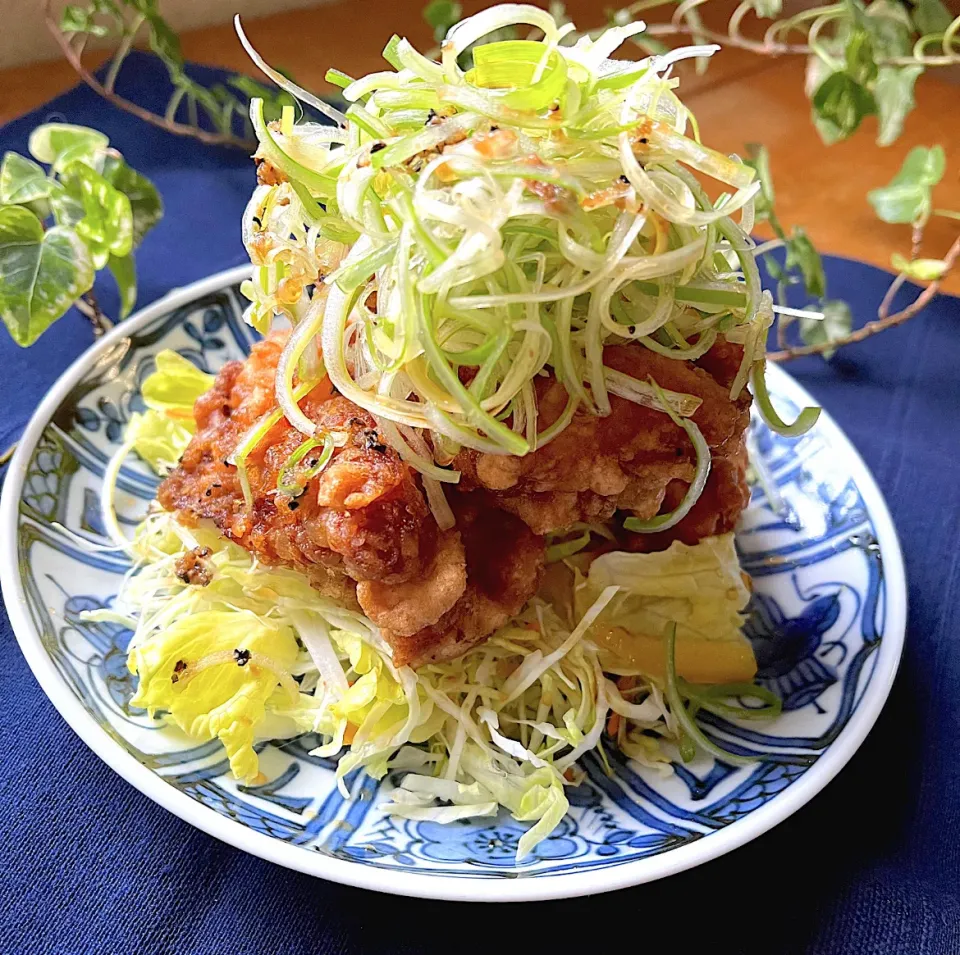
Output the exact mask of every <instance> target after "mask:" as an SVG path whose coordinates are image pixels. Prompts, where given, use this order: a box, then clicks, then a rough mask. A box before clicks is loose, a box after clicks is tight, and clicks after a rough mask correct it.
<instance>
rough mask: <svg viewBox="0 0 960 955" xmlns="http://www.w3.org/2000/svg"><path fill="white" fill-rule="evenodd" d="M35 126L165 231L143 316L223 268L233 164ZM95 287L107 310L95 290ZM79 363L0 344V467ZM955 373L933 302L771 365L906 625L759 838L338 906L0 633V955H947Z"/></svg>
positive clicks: (951, 885) (850, 293)
mask: <svg viewBox="0 0 960 955" xmlns="http://www.w3.org/2000/svg"><path fill="white" fill-rule="evenodd" d="M195 73H196V75H197V76H198V77H199V78H202V79H205V80H210V79H220V78H222V75H223V74H222V73H220V72H219V71H216V70H210V69H205V68H200V67H197V68H195ZM124 76H125V77H126V78H127V79H126V80H125V82H127V83H128V93H129V95H130V96H131V97H132V98H134V99H136V100H138V101H139V102H143V103H145V104H146V105H148V106H151V107H152V108H154V109H157V110H159V111H160V112H162V111H163V108H164V105H165V100H166V93H167V91H168V85H167V79H166V73H165V71H164V70H163V68H162V66H160V64H159V63H158V62H157V61H156V60H154V59H153V58H151V57H149V56H145V55H143V54H133V57H132V59H131V61H130V63H129V64H128V65H127V66H126V67H125V71H124ZM50 119H58V120H61V121H66V122H71V123H79V124H82V125H89V126H96V127H97V128H99V129H101V130H103V131H104V132H105V133H106V134H107V135H109V137H110V139H111V141H112V143H113V144H114V145H115V146H116V147H117V148H118V149H120V151H121V152H122V153H123V154H124V156H125V157H126V158H127V160H128V162H129V163H130V165H132V166H133V167H134V168H135V169H138V170H140V171H141V172H143V173H144V174H145V175H147V176H149V177H150V178H151V179H152V180H153V181H154V182H155V183H156V185H157V187H158V188H159V190H160V192H161V194H162V196H163V199H164V202H165V205H166V215H165V217H164V219H163V221H162V222H161V223H160V225H159V226H157V228H156V229H154V231H153V232H152V233H151V234H150V235H149V236H148V237H147V239H146V241H145V242H144V244H143V246H142V248H141V249H140V251H139V253H138V255H137V264H138V271H139V276H140V299H139V305H140V306H143V305H145V304H149V303H150V302H151V301H153V300H155V299H156V298H158V297H159V296H161V295H163V294H164V293H166V292H168V291H169V290H170V289H172V288H175V287H177V286H182V285H185V284H187V283H189V282H192V281H195V280H197V279H200V278H204V277H205V276H208V275H212V274H213V273H215V272H218V271H220V270H222V269H225V268H228V267H231V266H234V265H238V264H240V263H243V262H245V261H246V256H245V253H244V251H243V247H242V245H241V242H240V226H239V223H240V215H241V212H242V210H243V207H244V205H245V204H246V201H247V199H248V197H249V195H250V192H251V190H252V188H253V186H254V184H255V176H254V171H253V164H252V163H251V162H250V160H249V158H248V157H245V156H244V155H243V154H242V153H240V152H239V151H236V150H228V149H225V148H218V147H209V146H204V145H202V144H200V143H197V142H195V141H193V140H189V139H182V138H179V137H175V136H172V135H171V134H169V133H167V132H165V131H163V130H160V129H156V128H154V127H152V126H149V125H147V124H144V123H142V122H141V121H139V120H137V119H135V118H133V117H132V116H129V115H127V114H125V113H122V112H120V111H118V110H116V109H115V108H113V107H111V106H109V105H107V104H106V103H104V102H103V101H102V100H101V99H99V98H98V97H97V96H96V95H95V94H93V93H92V92H91V91H90V90H88V89H87V88H85V87H78V88H76V89H73V90H71V91H69V92H68V93H65V94H64V95H62V96H60V97H58V98H57V99H56V100H54V101H53V102H52V103H49V104H48V105H47V106H44V107H42V108H40V109H39V110H36V111H34V112H33V113H31V114H30V115H28V116H25V117H23V118H22V119H18V120H16V121H14V122H12V123H10V124H8V125H7V126H6V127H4V128H2V129H0V150H4V151H5V150H8V149H13V150H16V151H18V152H26V142H27V137H28V135H29V132H30V130H31V129H32V128H33V127H34V126H36V125H37V124H38V123H41V122H45V121H47V120H50ZM865 148H872V147H870V146H866V147H865ZM828 201H829V197H824V204H825V205H826V203H827V202H828ZM906 239H907V236H906V234H905V235H904V241H906ZM826 270H827V276H828V279H829V284H830V294H831V296H833V297H837V298H844V299H846V300H847V301H849V302H850V303H851V305H852V306H853V309H854V314H855V316H856V320H857V322H858V323H862V322H864V321H866V320H869V319H870V318H872V317H873V316H874V315H875V313H876V309H877V305H878V304H879V302H880V299H881V298H882V296H883V293H884V291H885V290H886V288H887V286H888V284H889V281H890V276H889V275H887V274H886V273H884V272H882V271H881V270H879V269H876V268H873V267H871V266H868V265H864V264H861V263H857V262H851V261H848V260H844V259H840V258H828V259H827V261H826ZM97 291H98V295H99V296H100V298H101V301H102V303H103V305H104V309H105V311H106V312H107V314H111V313H115V311H116V299H115V296H114V294H113V292H112V289H111V287H110V284H109V281H107V282H104V283H103V290H102V291H101V290H100V288H99V287H98V290H97ZM908 294H915V292H913V291H911V290H905V291H904V292H903V293H902V295H901V299H900V301H905V300H906V296H907V295H908ZM90 342H91V331H90V326H89V324H88V323H87V322H86V320H85V319H84V318H82V317H81V316H80V315H79V314H77V313H76V312H75V311H74V312H72V313H71V314H70V315H69V316H67V317H66V318H64V319H63V320H62V321H61V322H60V323H58V324H57V325H56V326H55V327H54V328H53V329H52V330H51V331H49V332H48V333H47V334H46V335H44V337H43V338H41V339H40V341H39V342H38V343H37V345H35V346H34V347H33V348H31V349H29V350H28V351H24V350H21V349H19V348H18V347H17V346H16V345H14V344H13V343H12V342H11V341H10V340H9V338H7V336H6V335H5V334H2V333H0V367H2V368H3V374H4V386H3V392H2V395H3V402H2V404H0V447H6V446H7V445H8V444H9V443H10V442H11V441H14V440H16V438H17V437H18V436H19V434H20V433H21V431H22V429H23V427H24V425H25V424H26V422H27V420H28V419H29V417H30V415H31V413H32V412H33V410H34V408H35V407H36V406H37V404H38V402H39V401H40V399H41V398H42V396H43V395H44V394H45V393H46V391H47V390H48V389H49V388H50V386H51V385H52V384H53V383H54V381H55V380H56V379H57V377H58V376H59V375H60V373H61V372H62V371H63V370H64V369H65V368H66V367H67V366H68V365H69V364H70V363H71V362H72V361H73V360H74V359H75V358H76V357H77V356H78V355H79V354H80V353H81V352H82V351H83V350H84V349H85V348H86V347H87V346H88V345H89V344H90ZM958 364H960V299H956V298H951V297H941V298H939V299H937V300H935V301H934V303H933V304H932V305H931V306H930V307H929V308H928V309H927V311H926V313H925V314H924V315H923V316H922V317H919V318H917V319H915V320H913V321H912V322H910V323H909V324H907V325H906V326H903V327H901V328H898V329H893V330H890V331H887V332H885V333H883V334H881V335H879V336H877V337H875V338H872V339H870V340H868V341H866V342H864V343H862V344H860V345H856V346H853V347H851V348H849V349H847V350H846V351H844V352H842V353H841V354H840V355H839V356H837V358H835V359H834V360H833V361H832V362H830V363H826V362H823V361H822V360H820V359H803V360H801V361H797V362H793V363H791V364H789V365H788V366H787V367H788V369H789V370H790V372H791V373H792V374H794V375H795V376H796V377H797V378H798V379H799V380H800V381H801V382H802V383H803V384H804V385H805V386H806V387H807V388H809V389H810V391H812V392H813V394H814V395H815V396H816V398H817V399H818V400H819V401H821V402H822V404H823V405H824V407H825V408H826V409H827V410H828V411H829V412H830V414H832V415H833V416H834V418H836V420H837V421H838V423H839V424H840V426H841V427H842V428H843V429H844V430H845V431H846V433H847V434H848V435H849V436H850V438H851V440H852V441H853V442H854V444H855V445H856V446H857V448H858V449H859V450H860V453H861V454H862V455H863V457H864V459H865V460H866V462H867V464H868V466H869V467H870V469H871V470H872V471H873V473H874V475H875V476H876V478H877V481H878V483H879V485H880V488H881V490H882V491H883V493H884V495H885V496H886V498H887V501H888V502H889V504H890V509H891V511H892V513H893V518H894V521H895V523H896V525H897V528H898V530H899V533H900V537H901V541H902V544H903V549H904V554H905V557H906V564H907V573H908V577H909V585H910V587H909V593H910V616H909V625H908V633H907V643H906V649H905V652H904V658H903V663H902V666H901V670H900V675H899V677H898V679H897V682H896V684H895V686H894V689H893V693H892V696H891V698H890V701H889V702H888V704H887V706H886V708H885V710H884V712H883V714H882V715H881V717H880V720H879V722H878V723H877V726H876V728H875V729H874V730H873V732H872V733H871V734H870V736H869V737H868V739H867V741H866V742H865V743H864V745H863V747H862V749H861V750H860V752H859V753H858V754H857V755H856V756H855V757H854V759H853V760H852V761H851V763H850V764H849V765H848V767H847V768H846V769H845V770H844V771H843V772H842V773H841V774H840V776H839V777H838V778H837V779H836V780H835V781H834V782H832V783H831V784H830V785H829V786H828V787H827V789H826V790H825V791H824V792H823V793H822V794H820V795H819V796H817V797H816V799H815V800H814V801H813V802H812V803H810V804H809V805H808V806H806V807H805V808H803V809H801V810H800V811H799V812H798V813H797V814H796V815H794V816H793V817H791V818H790V819H789V820H788V821H787V822H784V823H783V824H781V825H780V826H779V827H777V828H776V829H774V830H773V831H772V832H770V833H768V834H767V835H765V836H763V837H761V838H760V839H759V840H756V841H755V842H753V843H751V844H750V845H748V846H746V847H744V848H742V849H739V850H737V851H736V852H734V853H733V854H731V855H728V856H726V857H724V858H722V859H719V860H717V861H714V862H712V863H709V864H708V865H705V866H702V867H700V868H698V869H696V870H693V871H690V872H687V873H684V874H682V875H679V876H675V877H673V878H670V879H667V880H665V881H662V882H659V883H654V884H651V885H645V886H639V887H637V888H635V889H628V890H624V891H622V892H618V893H614V894H611V895H606V896H599V897H596V898H592V899H580V900H573V901H567V902H552V903H540V904H530V903H528V904H523V905H516V906H510V905H501V906H498V907H497V908H495V909H488V908H483V907H479V906H467V905H456V904H453V903H441V902H423V901H416V900H407V899H397V898H391V897H388V896H383V895H378V894H374V893H366V892H362V891H360V890H356V889H348V888H344V887H341V886H338V885H334V884H331V883H327V882H323V881H320V880H317V879H314V878H311V877H309V876H305V875H301V874H299V873H296V872H290V871H287V870H285V869H281V868H279V867H277V866H274V865H272V864H270V863H267V862H263V861H261V860H260V859H256V858H253V857H251V856H248V855H245V854H244V853H242V852H240V851H239V850H236V849H233V848H231V847H229V846H226V845H222V844H221V843H219V842H217V841H215V840H214V839H212V838H210V837H208V836H206V835H205V834H203V833H201V832H199V831H197V830H195V829H193V828H191V827H190V826H189V825H188V824H187V823H185V822H182V821H180V820H179V819H177V818H176V817H174V816H173V815H171V814H169V813H168V812H166V811H165V810H163V809H161V808H160V807H159V806H156V805H154V804H153V803H152V802H151V801H150V800H148V799H147V798H146V797H145V796H143V795H141V794H140V793H139V792H137V791H136V790H134V789H133V788H132V787H131V786H129V785H128V784H127V783H125V782H124V781H123V780H122V779H121V778H120V777H119V776H117V775H116V774H114V773H113V771H112V770H110V769H108V768H107V767H106V765H105V764H103V763H102V762H101V761H100V760H99V759H98V758H97V757H96V756H95V755H94V754H93V753H92V752H91V751H90V750H88V749H87V748H86V746H85V745H84V744H83V743H81V742H80V740H79V739H78V738H77V737H76V736H75V735H74V733H73V731H72V730H70V728H69V727H68V726H67V725H66V724H65V723H64V721H63V720H62V719H61V717H60V716H59V715H58V714H57V713H56V711H55V710H54V708H53V706H52V705H51V704H50V703H49V702H48V700H47V699H46V698H45V696H44V695H43V693H42V691H41V690H40V688H39V686H38V685H37V683H36V681H35V680H34V678H33V676H32V675H31V673H30V672H29V669H28V667H27V664H26V662H25V661H24V659H23V657H22V656H21V654H20V652H19V649H18V648H17V645H16V641H15V639H14V636H13V633H12V632H11V629H10V625H9V622H8V621H7V619H6V614H5V613H4V614H2V617H0V645H2V649H3V656H2V659H3V665H2V666H0V769H2V772H0V859H2V876H0V885H2V890H0V955H21V953H22V955H27V953H30V955H294V953H296V955H301V953H302V955H308V953H309V955H335V953H336V955H341V953H361V952H362V953H377V955H379V953H391V955H394V953H395V955H401V953H412V952H438V953H439V952H444V953H450V952H456V953H457V955H461V953H469V952H474V951H476V952H483V953H485V955H489V953H490V952H492V951H494V952H495V951H497V950H498V949H502V950H504V951H510V952H518V953H531V955H532V953H537V955H545V953H547V952H569V951H572V944H571V939H572V938H574V937H576V934H577V933H579V932H590V933H592V934H593V935H594V936H595V943H594V945H593V946H591V947H592V948H596V949H597V950H604V951H612V950H613V949H615V948H616V949H618V950H620V951H624V952H631V953H632V952H643V951H644V950H662V949H663V948H664V946H668V949H667V950H668V951H670V952H673V953H676V955H686V953H688V952H709V951H717V952H737V953H752V952H764V953H768V955H776V953H809V955H814V953H815V955H821V953H822V955H827V953H829V955H958V953H960V826H958V822H960V611H958V605H960V557H958V554H960V373H958ZM665 938H666V939H669V940H670V941H669V942H665V941H663V939H665ZM627 946H629V947H627Z"/></svg>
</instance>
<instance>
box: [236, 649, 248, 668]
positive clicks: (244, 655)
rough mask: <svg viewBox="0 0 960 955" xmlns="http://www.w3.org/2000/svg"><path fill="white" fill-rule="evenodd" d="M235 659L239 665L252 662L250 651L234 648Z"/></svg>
mask: <svg viewBox="0 0 960 955" xmlns="http://www.w3.org/2000/svg"><path fill="white" fill-rule="evenodd" d="M233 659H234V660H236V661H237V666H238V667H245V666H246V665H247V664H248V663H249V662H250V651H249V650H234V651H233Z"/></svg>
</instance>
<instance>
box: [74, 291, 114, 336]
mask: <svg viewBox="0 0 960 955" xmlns="http://www.w3.org/2000/svg"><path fill="white" fill-rule="evenodd" d="M73 304H74V305H76V306H77V311H78V312H80V314H81V315H85V316H86V317H87V318H88V319H89V320H90V324H91V325H92V326H93V337H94V338H99V337H100V336H101V335H102V334H103V333H104V332H108V331H110V329H111V328H113V322H111V321H110V319H109V318H107V316H106V315H104V314H103V311H102V310H101V308H100V303H99V302H98V301H97V298H96V296H95V295H94V294H93V292H86V293H85V294H84V295H81V296H80V298H78V299H77V300H76V302H74V303H73Z"/></svg>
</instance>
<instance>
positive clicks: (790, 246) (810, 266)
mask: <svg viewBox="0 0 960 955" xmlns="http://www.w3.org/2000/svg"><path fill="white" fill-rule="evenodd" d="M784 266H785V268H786V269H787V270H790V269H799V270H800V274H801V275H802V276H803V285H804V288H805V289H806V290H807V295H809V296H810V297H811V298H823V296H824V295H826V293H827V277H826V275H825V274H824V271H823V260H822V259H821V258H820V253H819V252H818V251H817V250H816V249H815V248H814V245H813V243H812V242H811V241H810V239H809V238H808V237H807V233H806V232H804V230H803V229H801V228H800V227H799V226H798V227H796V228H795V229H794V230H793V235H791V236H790V239H789V240H788V241H787V257H786V260H785V261H784Z"/></svg>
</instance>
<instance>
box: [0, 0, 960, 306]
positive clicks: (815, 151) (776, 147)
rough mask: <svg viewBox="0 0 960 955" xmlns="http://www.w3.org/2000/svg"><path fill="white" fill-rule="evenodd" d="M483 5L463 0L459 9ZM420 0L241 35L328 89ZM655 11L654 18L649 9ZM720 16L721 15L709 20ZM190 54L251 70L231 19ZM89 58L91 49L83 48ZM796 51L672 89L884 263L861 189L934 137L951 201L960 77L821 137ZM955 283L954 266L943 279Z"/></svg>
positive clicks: (884, 245)
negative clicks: (884, 143)
mask: <svg viewBox="0 0 960 955" xmlns="http://www.w3.org/2000/svg"><path fill="white" fill-rule="evenodd" d="M722 2H723V0H717V2H716V3H711V4H708V5H707V7H705V8H704V9H706V10H708V11H709V12H708V17H711V18H712V17H713V16H717V17H719V19H720V20H721V21H722V15H723V12H724V11H723V9H722V8H721V7H720V6H719V4H720V3H722ZM486 5H487V4H484V3H478V2H475V0H467V2H465V3H464V7H465V10H466V12H468V13H472V12H475V11H476V10H477V9H480V8H481V7H483V6H486ZM421 7H422V0H399V2H398V0H341V2H337V3H332V4H328V5H324V6H321V7H317V8H315V9H312V10H298V11H292V12H289V13H282V14H276V15H273V16H270V17H266V18H263V19H259V20H250V21H248V22H247V23H246V28H247V32H248V34H249V36H250V37H251V39H252V41H253V42H254V44H255V45H256V47H257V48H258V49H259V50H260V52H261V53H262V54H263V55H264V57H266V59H267V60H268V61H269V62H271V63H273V64H275V65H277V66H280V67H282V68H284V69H287V70H289V71H291V72H292V73H293V75H295V76H296V77H297V80H298V81H299V82H300V83H301V84H302V85H304V86H306V87H308V88H311V89H314V90H317V91H319V92H322V91H324V90H325V89H328V87H327V86H326V84H325V83H324V80H323V76H324V73H325V72H326V69H327V67H328V66H333V65H335V66H338V67H340V68H341V69H343V70H345V71H346V72H348V73H350V74H352V75H361V74H363V73H367V72H370V71H372V70H377V69H383V68H384V66H383V61H382V59H381V58H380V51H381V50H382V48H383V45H384V43H385V42H386V40H387V39H388V38H389V36H390V34H391V33H399V34H401V35H405V36H407V37H409V39H410V40H411V41H412V42H413V43H414V44H416V45H417V46H418V47H419V48H420V49H427V48H429V47H430V46H431V38H430V36H429V29H428V28H427V26H426V25H425V24H424V23H423V21H422V19H421V17H420V10H421ZM601 7H602V5H601V4H598V3H596V2H595V0H568V2H567V10H568V11H569V12H570V15H571V16H572V17H573V18H574V20H575V21H576V22H577V23H578V25H580V26H593V25H596V24H597V23H598V22H599V17H600V15H601V14H600V9H601ZM652 19H654V18H652ZM718 25H719V24H718ZM182 41H183V48H184V52H185V54H186V56H187V57H188V58H190V59H192V60H196V61H198V62H202V63H209V64H212V65H216V66H223V67H227V68H229V69H234V70H237V71H243V72H248V73H251V74H253V73H255V70H254V69H253V68H252V65H251V64H250V62H249V60H248V59H247V58H246V55H245V54H244V52H243V50H242V49H241V47H240V44H239V42H238V41H237V39H236V36H235V35H234V32H233V28H232V27H231V26H229V25H224V26H218V27H209V28H206V29H202V30H195V31H192V32H189V33H186V34H184V35H183V37H182ZM91 60H92V62H94V63H96V56H93V57H91ZM803 73H804V62H803V60H802V59H800V58H795V57H794V58H782V59H767V58H763V57H757V56H754V55H753V54H751V53H748V52H745V51H743V50H738V49H733V48H730V49H727V50H724V51H722V52H721V53H719V54H718V55H717V56H715V57H714V60H713V62H712V63H711V65H710V68H709V70H708V71H707V73H706V75H705V76H702V77H698V76H695V75H694V73H693V70H692V69H686V70H684V71H683V72H681V74H680V75H681V76H682V78H683V82H682V85H681V88H680V93H681V95H682V97H683V99H684V101H685V102H686V103H687V104H688V105H689V106H690V107H691V108H692V109H693V110H694V111H695V112H696V115H697V118H698V120H699V123H700V129H701V132H702V135H703V138H704V141H705V142H707V143H709V144H710V145H712V146H714V147H716V148H718V149H722V150H726V151H730V152H743V150H744V146H745V144H746V143H749V142H762V143H764V144H766V146H767V147H768V148H769V150H770V155H771V160H772V164H773V172H774V180H775V183H776V187H777V208H778V212H779V215H780V218H781V220H782V221H783V223H784V225H786V226H791V225H794V224H797V225H803V226H804V227H805V228H806V229H807V231H808V232H809V234H810V236H811V237H812V239H813V241H814V242H815V243H816V245H817V247H818V248H819V249H820V250H821V251H823V252H834V253H837V254H841V255H846V256H851V257H853V258H858V259H863V260H865V261H867V262H872V263H874V264H876V265H880V266H883V267H889V263H890V255H891V253H893V252H895V251H899V252H901V253H904V254H906V253H907V252H908V249H909V243H910V236H909V230H908V228H907V227H906V226H891V225H886V224H885V223H882V222H879V221H878V220H877V219H876V217H875V216H874V214H873V210H872V208H871V207H870V206H869V204H868V203H867V200H866V193H867V191H868V190H870V189H872V188H874V187H876V186H880V185H883V184H885V183H886V182H888V181H889V180H890V178H891V177H892V176H893V174H894V173H895V172H896V170H897V169H898V168H899V166H900V163H901V162H902V161H903V158H904V156H905V155H906V154H907V152H908V151H909V149H911V148H912V147H913V146H917V145H927V146H929V145H933V144H934V143H938V142H939V143H941V144H942V145H943V146H944V148H945V149H946V152H947V168H948V173H947V177H946V179H945V180H944V182H943V183H942V184H941V185H940V187H939V188H938V191H937V194H936V204H937V205H938V206H940V207H946V208H952V209H960V181H958V177H957V170H958V168H960V124H958V123H957V122H955V121H954V120H953V119H951V117H955V115H956V107H957V105H960V87H958V86H955V85H953V84H950V83H946V82H943V81H941V80H937V79H934V78H931V77H928V76H924V77H921V79H920V82H919V83H918V88H917V92H916V99H917V102H918V104H919V106H918V108H917V109H916V110H915V111H914V112H913V113H912V114H911V115H910V117H909V119H908V120H907V124H906V128H905V130H904V134H903V135H902V136H901V138H900V139H899V140H898V141H897V143H896V144H895V145H893V146H890V147H888V148H886V149H880V148H878V147H877V146H876V145H875V144H874V141H873V137H874V134H875V131H876V123H875V121H874V120H873V119H868V120H867V121H866V122H865V123H864V125H863V128H862V129H861V130H860V131H859V132H858V133H857V134H856V136H854V137H853V139H851V140H849V141H847V142H845V143H841V144H838V145H835V146H830V147H826V146H824V145H823V143H822V142H821V141H820V139H819V137H818V136H817V133H816V131H815V130H814V128H813V126H812V124H811V122H810V107H809V104H808V103H807V100H806V98H805V97H804V93H803ZM74 82H75V77H74V74H73V72H72V71H71V69H70V67H69V66H68V65H67V64H66V63H65V62H61V61H57V62H50V63H38V64H34V65H31V66H24V67H17V68H14V69H8V70H3V71H0V121H5V120H8V119H11V118H13V117H15V116H17V115H20V114H22V113H24V112H26V111H27V110H30V109H32V108H34V107H36V106H39V105H40V104H42V103H43V102H45V101H46V100H48V99H50V98H51V97H52V96H55V95H56V94H57V93H59V92H62V91H63V90H65V89H67V88H68V87H69V86H71V85H73V83H74ZM956 229H957V223H955V222H949V221H947V220H945V219H934V220H933V221H932V222H931V224H930V226H929V227H928V229H927V236H926V239H925V243H924V249H923V252H924V254H925V255H928V256H933V257H940V256H942V255H943V254H944V252H945V251H946V249H947V248H948V246H949V245H950V243H951V242H952V241H953V238H954V237H955V235H956ZM945 288H946V290H948V291H953V292H960V275H958V274H954V275H953V276H951V278H950V279H948V281H947V283H945Z"/></svg>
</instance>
